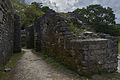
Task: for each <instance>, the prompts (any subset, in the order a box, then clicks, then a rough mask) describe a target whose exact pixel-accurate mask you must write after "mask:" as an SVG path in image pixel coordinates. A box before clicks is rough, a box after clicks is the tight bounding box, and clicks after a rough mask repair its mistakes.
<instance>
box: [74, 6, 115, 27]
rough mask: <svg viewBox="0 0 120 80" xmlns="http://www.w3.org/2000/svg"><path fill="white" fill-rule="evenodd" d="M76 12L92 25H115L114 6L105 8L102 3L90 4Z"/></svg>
mask: <svg viewBox="0 0 120 80" xmlns="http://www.w3.org/2000/svg"><path fill="white" fill-rule="evenodd" d="M74 12H75V13H77V14H79V15H80V17H81V18H82V19H83V21H85V22H86V23H88V24H92V25H114V24H115V14H114V12H113V11H112V8H110V7H108V8H104V7H102V6H101V5H98V4H96V5H90V6H87V8H82V9H76V10H75V11H74Z"/></svg>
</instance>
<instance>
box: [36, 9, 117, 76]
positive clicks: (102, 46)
mask: <svg viewBox="0 0 120 80" xmlns="http://www.w3.org/2000/svg"><path fill="white" fill-rule="evenodd" d="M34 26H35V28H34V37H35V38H34V40H35V42H34V46H35V50H36V51H42V52H44V53H46V54H47V55H49V56H53V57H54V58H56V60H59V61H61V62H63V63H64V64H65V65H67V66H68V67H69V68H71V69H72V70H74V71H76V72H77V73H79V74H81V75H89V74H90V75H91V74H95V73H102V72H115V71H116V70H117V66H118V65H117V62H118V60H117V56H118V40H117V38H115V37H112V36H109V37H106V36H104V35H101V36H100V37H99V38H94V39H92V38H91V39H79V38H75V39H73V38H72V37H73V35H72V30H71V29H70V28H69V27H68V24H67V20H65V19H64V18H62V17H60V16H59V15H58V14H57V13H55V12H54V11H49V12H48V13H46V14H45V15H43V16H41V17H40V18H38V19H36V20H35V22H34Z"/></svg>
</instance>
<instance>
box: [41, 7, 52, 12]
mask: <svg viewBox="0 0 120 80" xmlns="http://www.w3.org/2000/svg"><path fill="white" fill-rule="evenodd" d="M41 9H42V11H43V12H45V13H46V12H48V11H49V10H51V9H50V8H49V7H48V6H43V7H42V8H41Z"/></svg>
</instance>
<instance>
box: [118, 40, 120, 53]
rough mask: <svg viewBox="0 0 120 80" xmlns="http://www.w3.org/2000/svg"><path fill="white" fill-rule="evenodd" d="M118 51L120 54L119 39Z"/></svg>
mask: <svg viewBox="0 0 120 80" xmlns="http://www.w3.org/2000/svg"><path fill="white" fill-rule="evenodd" d="M118 45H119V46H118V53H119V54H120V41H119V44H118Z"/></svg>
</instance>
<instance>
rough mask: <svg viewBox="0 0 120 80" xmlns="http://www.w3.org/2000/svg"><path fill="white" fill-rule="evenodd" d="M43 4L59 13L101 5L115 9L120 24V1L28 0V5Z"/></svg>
mask: <svg viewBox="0 0 120 80" xmlns="http://www.w3.org/2000/svg"><path fill="white" fill-rule="evenodd" d="M35 1H36V2H42V3H43V5H45V6H49V7H50V8H52V9H54V10H55V11H57V12H68V11H73V10H75V9H76V8H82V7H86V6H88V5H90V4H101V5H102V6H105V7H108V6H109V7H111V8H113V11H114V12H115V14H116V18H117V19H116V21H117V23H120V0H26V2H27V3H31V2H35Z"/></svg>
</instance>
